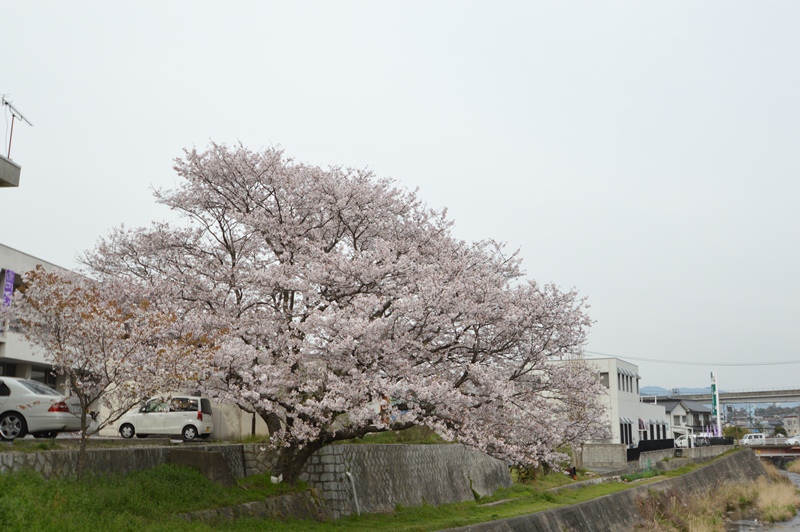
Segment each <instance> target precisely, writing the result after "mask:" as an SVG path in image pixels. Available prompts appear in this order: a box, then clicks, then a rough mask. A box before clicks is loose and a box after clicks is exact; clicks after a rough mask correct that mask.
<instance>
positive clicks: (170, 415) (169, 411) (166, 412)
mask: <svg viewBox="0 0 800 532" xmlns="http://www.w3.org/2000/svg"><path fill="white" fill-rule="evenodd" d="M119 423H120V426H119V434H120V436H122V437H123V438H133V436H134V435H135V436H137V437H139V438H146V437H147V436H150V435H164V436H180V437H182V438H183V439H184V440H186V441H191V440H194V439H197V438H203V439H205V438H208V437H209V436H211V432H212V430H213V429H214V420H213V416H212V413H211V401H210V400H209V399H207V398H205V397H196V396H190V395H178V394H175V395H168V396H166V397H153V398H151V399H148V400H147V401H146V402H145V403H144V404H143V405H142V406H141V407H138V408H135V409H133V410H131V411H130V412H128V413H127V414H125V415H124V416H123V417H122V419H120V421H119Z"/></svg>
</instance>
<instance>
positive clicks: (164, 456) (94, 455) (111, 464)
mask: <svg viewBox="0 0 800 532" xmlns="http://www.w3.org/2000/svg"><path fill="white" fill-rule="evenodd" d="M176 448H186V447H184V446H157V445H146V446H145V445H143V446H140V447H125V448H119V449H88V450H87V451H86V453H87V454H86V471H92V472H96V473H101V474H105V473H130V472H131V471H141V470H144V469H150V468H152V467H155V466H157V465H160V464H165V463H168V462H169V452H170V450H171V449H176ZM191 449H192V450H194V451H204V450H205V451H217V452H220V453H222V454H223V456H224V457H225V460H226V461H227V463H228V467H229V469H230V471H231V473H232V474H233V476H234V477H235V478H242V477H244V476H245V465H244V463H245V461H244V454H243V451H242V446H241V445H236V444H232V445H192V446H191ZM77 464H78V451H77V450H64V451H45V452H37V453H22V452H0V474H2V473H7V472H10V471H20V470H24V469H27V470H33V471H37V472H39V473H40V474H41V475H42V476H43V477H44V478H64V477H71V476H74V475H75V472H76V468H77Z"/></svg>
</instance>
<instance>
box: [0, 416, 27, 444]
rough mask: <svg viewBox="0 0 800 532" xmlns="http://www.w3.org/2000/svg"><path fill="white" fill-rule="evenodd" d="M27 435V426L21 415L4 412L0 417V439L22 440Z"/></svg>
mask: <svg viewBox="0 0 800 532" xmlns="http://www.w3.org/2000/svg"><path fill="white" fill-rule="evenodd" d="M27 433H28V425H27V424H26V423H25V418H24V417H22V414H17V413H16V412H6V413H5V414H3V416H2V417H0V439H3V440H13V439H14V438H23V437H25V434H27Z"/></svg>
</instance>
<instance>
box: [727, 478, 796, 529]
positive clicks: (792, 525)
mask: <svg viewBox="0 0 800 532" xmlns="http://www.w3.org/2000/svg"><path fill="white" fill-rule="evenodd" d="M785 473H786V475H787V476H788V477H789V478H790V479H791V481H792V482H794V485H795V486H797V487H798V488H800V475H798V474H797V473H788V472H785ZM727 530H728V532H742V531H745V530H798V531H800V514H798V515H795V516H794V518H793V519H792V520H791V521H785V522H783V523H775V524H769V523H767V524H762V523H761V522H759V521H754V520H752V519H750V520H744V521H735V522H733V523H731V524H730V525H729V526H728V529H727Z"/></svg>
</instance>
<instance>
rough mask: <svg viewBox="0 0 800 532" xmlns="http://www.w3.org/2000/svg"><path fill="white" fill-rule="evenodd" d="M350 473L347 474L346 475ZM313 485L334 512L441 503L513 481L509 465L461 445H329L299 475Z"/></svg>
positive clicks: (337, 514)
mask: <svg viewBox="0 0 800 532" xmlns="http://www.w3.org/2000/svg"><path fill="white" fill-rule="evenodd" d="M348 473H349V475H348ZM301 478H303V480H306V481H307V482H309V483H310V484H311V485H312V486H314V487H315V488H317V490H318V493H319V495H320V497H321V498H322V500H323V501H324V503H325V506H326V507H327V509H328V512H329V513H330V515H331V516H332V517H341V516H345V515H349V514H352V513H356V510H357V506H358V509H359V510H360V511H361V512H391V511H393V510H394V509H395V507H396V506H397V505H398V504H400V505H403V506H417V505H421V504H424V503H428V504H432V505H439V504H446V503H453V502H463V501H469V500H473V499H474V493H473V490H474V491H475V492H476V493H477V494H479V495H481V496H484V495H489V494H491V493H493V492H494V491H495V490H497V489H498V488H500V487H507V486H510V485H511V475H510V474H509V470H508V466H506V464H505V463H503V462H501V461H500V460H496V459H494V458H491V457H489V456H487V455H485V454H483V453H481V452H479V451H476V450H474V449H471V448H469V447H467V446H465V445H461V444H453V445H331V446H328V447H325V448H323V449H320V450H319V451H317V452H316V453H315V454H314V456H312V457H311V459H310V461H309V463H308V464H307V465H306V471H305V473H304V474H303V476H302V477H301Z"/></svg>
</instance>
